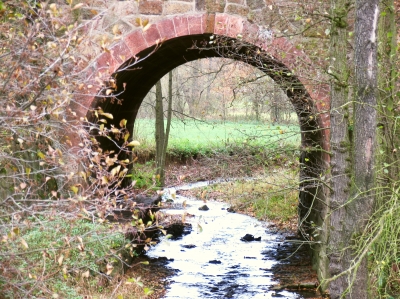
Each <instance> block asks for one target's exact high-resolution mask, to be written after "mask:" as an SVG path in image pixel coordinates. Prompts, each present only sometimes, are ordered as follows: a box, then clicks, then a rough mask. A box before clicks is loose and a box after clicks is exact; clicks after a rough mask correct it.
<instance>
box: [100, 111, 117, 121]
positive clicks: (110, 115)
mask: <svg viewBox="0 0 400 299" xmlns="http://www.w3.org/2000/svg"><path fill="white" fill-rule="evenodd" d="M100 115H103V116H105V117H107V118H109V119H114V117H113V115H112V114H111V113H106V112H101V113H100Z"/></svg>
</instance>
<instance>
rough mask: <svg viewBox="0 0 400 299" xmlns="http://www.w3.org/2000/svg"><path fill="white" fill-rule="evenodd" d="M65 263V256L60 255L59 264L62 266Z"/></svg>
mask: <svg viewBox="0 0 400 299" xmlns="http://www.w3.org/2000/svg"><path fill="white" fill-rule="evenodd" d="M63 261H64V255H60V257H59V258H58V264H59V265H60V266H61V265H62V263H63Z"/></svg>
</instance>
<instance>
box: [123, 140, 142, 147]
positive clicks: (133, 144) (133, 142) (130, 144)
mask: <svg viewBox="0 0 400 299" xmlns="http://www.w3.org/2000/svg"><path fill="white" fill-rule="evenodd" d="M139 145H140V142H139V141H137V140H133V141H131V142H129V143H128V144H127V145H126V146H139Z"/></svg>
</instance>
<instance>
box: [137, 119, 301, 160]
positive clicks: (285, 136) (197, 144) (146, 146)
mask: <svg viewBox="0 0 400 299" xmlns="http://www.w3.org/2000/svg"><path fill="white" fill-rule="evenodd" d="M134 138H135V139H137V140H139V142H140V143H141V146H140V148H138V150H139V154H143V153H148V154H150V153H151V152H153V151H154V150H153V149H154V148H155V144H154V120H152V119H138V120H136V122H135V130H134ZM299 144H300V129H299V127H298V126H296V125H271V124H269V125H268V124H260V123H256V122H246V123H243V122H241V123H236V122H222V121H208V122H201V121H195V120H185V121H181V120H178V119H174V120H173V121H172V124H171V132H170V138H169V143H168V147H169V148H168V154H169V155H170V156H176V157H178V158H179V157H183V158H185V157H186V158H187V157H196V156H199V155H201V156H212V155H214V154H215V153H226V154H232V153H234V152H235V151H237V150H240V149H241V148H242V146H243V145H245V146H247V147H251V148H253V149H260V148H264V149H272V148H275V147H276V146H277V145H281V146H282V145H288V146H290V147H298V145H299Z"/></svg>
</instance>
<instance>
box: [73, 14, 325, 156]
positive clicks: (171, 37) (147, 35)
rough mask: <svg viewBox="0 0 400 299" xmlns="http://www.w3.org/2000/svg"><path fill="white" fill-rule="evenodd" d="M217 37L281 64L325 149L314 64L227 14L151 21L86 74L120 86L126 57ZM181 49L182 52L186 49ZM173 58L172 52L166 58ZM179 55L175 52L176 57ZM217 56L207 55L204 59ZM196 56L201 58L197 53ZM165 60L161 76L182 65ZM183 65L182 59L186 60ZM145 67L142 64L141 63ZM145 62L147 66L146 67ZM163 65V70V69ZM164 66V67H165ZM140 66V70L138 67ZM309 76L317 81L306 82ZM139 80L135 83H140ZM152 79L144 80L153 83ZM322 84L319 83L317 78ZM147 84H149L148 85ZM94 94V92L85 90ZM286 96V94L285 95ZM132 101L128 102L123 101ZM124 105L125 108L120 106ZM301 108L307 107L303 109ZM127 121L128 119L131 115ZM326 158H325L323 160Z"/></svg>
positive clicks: (89, 103)
mask: <svg viewBox="0 0 400 299" xmlns="http://www.w3.org/2000/svg"><path fill="white" fill-rule="evenodd" d="M212 34H215V35H221V36H226V37H230V38H233V39H235V38H237V37H241V39H242V40H243V41H245V42H247V43H249V44H251V45H254V46H256V47H259V48H260V49H262V50H264V51H265V52H266V53H268V54H269V56H270V57H271V58H273V59H274V60H275V61H277V62H279V63H281V66H284V67H285V68H286V69H287V70H288V72H290V73H291V74H294V75H295V76H296V78H297V79H298V83H299V84H301V85H302V86H304V90H305V91H306V93H307V96H305V97H304V103H303V104H304V109H302V110H303V111H304V110H307V109H311V110H312V111H313V113H314V114H315V117H316V118H317V119H316V124H315V128H317V129H322V131H321V147H322V148H324V149H325V150H328V141H329V136H328V130H324V129H323V128H328V127H329V115H328V114H327V113H326V111H328V109H329V97H328V88H327V86H326V85H325V84H320V83H316V82H318V77H321V75H320V74H319V73H318V71H317V69H316V68H315V67H314V66H313V64H312V62H311V61H310V59H309V58H308V57H307V55H306V54H305V53H304V52H303V51H301V50H299V49H296V47H295V45H293V44H292V43H291V42H290V41H289V40H288V39H287V38H286V37H276V35H275V33H274V32H273V31H272V30H269V29H265V28H263V27H262V26H258V25H256V24H253V23H250V22H249V21H248V20H247V19H244V18H242V17H239V16H235V15H229V14H225V13H216V14H207V13H202V14H192V15H177V16H173V17H169V18H165V19H162V20H160V21H158V22H156V23H153V24H151V25H150V26H148V27H147V28H146V29H145V30H143V29H137V30H134V31H133V32H131V33H128V34H126V35H124V36H123V37H122V38H121V39H120V40H119V41H118V42H117V43H115V44H114V45H112V46H111V47H110V49H109V51H107V52H104V53H103V54H101V55H100V56H99V57H97V59H96V60H95V62H94V63H93V64H92V65H90V66H89V67H88V68H87V70H86V74H87V76H88V77H90V76H91V75H93V74H94V73H104V74H105V73H108V74H112V73H115V74H117V78H118V80H119V82H122V81H121V80H123V78H121V77H124V76H125V77H126V74H125V75H123V74H122V73H123V72H122V71H121V67H122V66H124V63H125V64H126V62H127V61H128V60H129V59H131V57H137V58H143V57H144V55H146V54H147V53H148V52H149V49H152V48H154V47H155V45H157V44H160V43H161V44H162V46H161V48H160V50H158V51H156V53H155V54H153V55H152V56H157V57H160V56H161V55H164V53H165V52H163V51H162V50H163V48H166V47H169V48H173V47H191V45H188V44H187V40H188V39H190V38H192V40H193V41H195V40H199V39H200V38H202V37H203V39H204V38H206V37H207V36H209V35H212ZM185 51H186V49H185ZM168 55H174V54H168ZM175 55H179V54H177V53H176V54H175ZM212 56H218V55H212V54H208V56H207V57H212ZM197 58H203V57H201V54H198V55H197V57H195V58H193V59H197ZM166 59H168V60H174V59H175V60H176V61H175V62H172V61H168V63H167V62H166V61H164V63H163V62H162V58H161V59H160V64H159V66H158V68H162V69H163V71H164V73H167V72H168V71H169V70H171V69H172V68H174V67H176V66H178V65H180V64H182V63H180V64H177V63H178V60H177V59H176V58H173V57H171V56H169V57H166ZM185 59H186V61H188V60H187V59H189V58H188V55H187V58H185ZM144 63H146V61H144ZM149 64H150V63H149ZM164 65H165V66H164ZM167 65H168V66H167ZM137 67H141V66H137ZM136 73H138V74H136V76H135V77H140V76H141V75H139V73H140V71H136ZM159 73H160V71H153V74H154V75H153V76H155V77H157V76H158V75H159ZM312 78H314V79H316V80H311V79H312ZM145 79H146V78H141V79H140V80H141V81H142V80H145ZM158 79H159V78H157V79H156V80H148V81H149V82H150V81H154V82H156V81H157V80H158ZM319 81H321V80H319ZM153 85H154V84H152V85H151V86H153ZM90 92H91V93H92V94H95V92H96V90H90ZM289 98H290V95H289ZM125 101H126V102H128V101H129V102H131V101H132V100H128V99H126V100H125ZM95 105H97V104H96V101H93V98H91V97H86V98H85V100H84V101H83V103H82V105H81V108H80V111H79V112H80V114H81V116H83V115H86V112H87V111H85V109H86V108H85V107H92V108H93V107H94V106H95ZM124 105H125V104H124ZM306 106H307V107H308V108H307V109H306ZM130 118H131V117H130ZM326 158H328V157H326Z"/></svg>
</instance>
